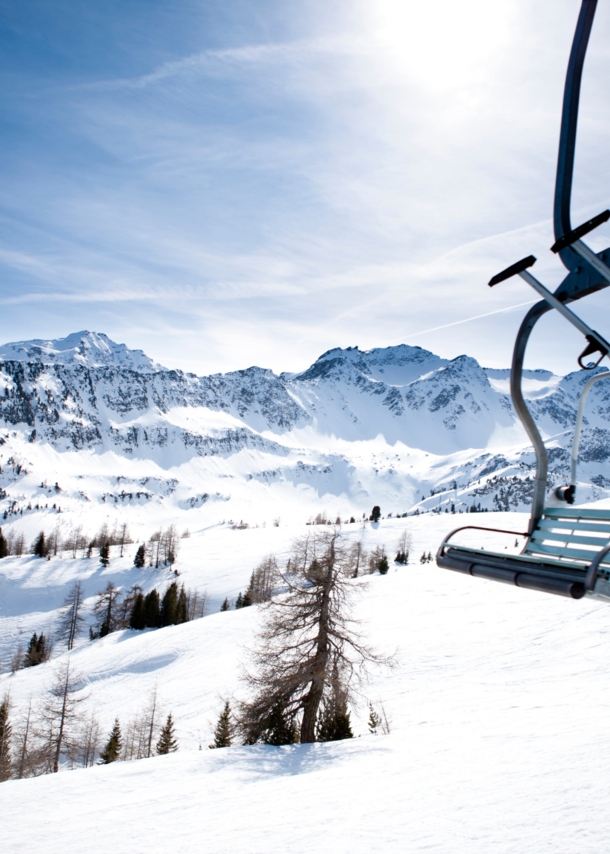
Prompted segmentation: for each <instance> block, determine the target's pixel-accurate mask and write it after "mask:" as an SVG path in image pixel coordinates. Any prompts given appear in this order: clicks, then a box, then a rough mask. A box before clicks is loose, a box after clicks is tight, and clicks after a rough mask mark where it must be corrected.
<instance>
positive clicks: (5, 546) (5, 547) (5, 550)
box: [0, 528, 8, 560]
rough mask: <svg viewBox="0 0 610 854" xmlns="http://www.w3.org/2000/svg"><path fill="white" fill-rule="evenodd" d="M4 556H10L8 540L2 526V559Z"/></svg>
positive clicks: (0, 547)
mask: <svg viewBox="0 0 610 854" xmlns="http://www.w3.org/2000/svg"><path fill="white" fill-rule="evenodd" d="M3 557H8V543H7V542H6V537H5V536H4V534H3V533H2V528H0V560H1V559H2V558H3Z"/></svg>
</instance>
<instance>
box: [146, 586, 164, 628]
mask: <svg viewBox="0 0 610 854" xmlns="http://www.w3.org/2000/svg"><path fill="white" fill-rule="evenodd" d="M159 619H160V606H159V594H158V593H157V591H156V589H153V590H151V591H150V593H147V594H146V596H145V598H144V628H146V629H158V628H159V625H160V622H159Z"/></svg>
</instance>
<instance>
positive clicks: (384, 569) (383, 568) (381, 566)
mask: <svg viewBox="0 0 610 854" xmlns="http://www.w3.org/2000/svg"><path fill="white" fill-rule="evenodd" d="M389 568H390V567H389V564H388V559H387V557H386V555H382V556H381V559H380V561H379V563H378V564H377V569H378V570H379V575H387V573H388V570H389Z"/></svg>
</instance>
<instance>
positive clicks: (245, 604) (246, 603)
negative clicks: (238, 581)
mask: <svg viewBox="0 0 610 854" xmlns="http://www.w3.org/2000/svg"><path fill="white" fill-rule="evenodd" d="M251 604H252V594H251V593H250V591H249V590H246V592H245V593H244V598H243V599H242V600H241V606H242V608H249V607H250V605H251Z"/></svg>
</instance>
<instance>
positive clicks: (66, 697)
mask: <svg viewBox="0 0 610 854" xmlns="http://www.w3.org/2000/svg"><path fill="white" fill-rule="evenodd" d="M82 687H83V680H82V678H81V677H80V676H78V675H77V674H76V673H74V671H73V670H72V667H71V662H70V660H69V659H68V661H66V662H65V663H63V664H62V665H61V666H60V667H59V668H58V669H57V672H56V674H55V681H54V682H53V684H52V685H51V687H50V688H49V691H48V695H47V698H46V701H45V704H44V707H43V710H42V722H43V725H44V728H45V732H46V737H45V741H46V752H47V757H48V764H49V770H50V771H52V772H53V773H57V771H59V762H60V759H61V757H62V754H63V753H66V754H67V755H69V754H70V753H71V752H72V750H73V742H74V740H75V738H76V736H77V732H78V729H79V724H80V723H81V715H80V714H79V706H80V704H81V703H82V702H83V701H84V700H86V699H87V697H85V696H81V697H77V696H76V695H77V694H78V693H80V691H81V690H82Z"/></svg>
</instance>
